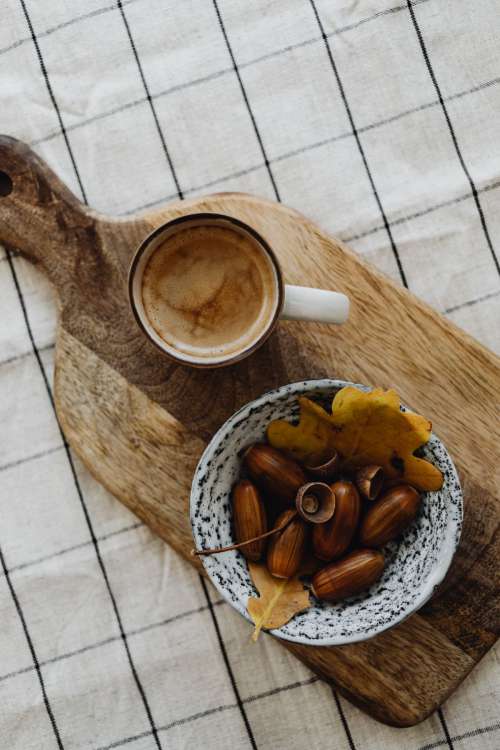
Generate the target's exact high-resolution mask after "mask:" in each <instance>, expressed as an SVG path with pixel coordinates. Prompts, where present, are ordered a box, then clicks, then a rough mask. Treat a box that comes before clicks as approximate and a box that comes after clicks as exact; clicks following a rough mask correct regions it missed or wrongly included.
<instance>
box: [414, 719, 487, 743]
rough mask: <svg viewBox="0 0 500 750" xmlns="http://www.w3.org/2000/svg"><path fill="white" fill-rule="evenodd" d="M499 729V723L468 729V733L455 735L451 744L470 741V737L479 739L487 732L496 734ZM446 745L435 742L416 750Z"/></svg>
mask: <svg viewBox="0 0 500 750" xmlns="http://www.w3.org/2000/svg"><path fill="white" fill-rule="evenodd" d="M498 729H500V721H498V722H496V723H495V724H490V725H489V726H486V727H478V728H477V729H470V730H469V731H468V732H464V733H463V734H455V735H453V737H451V738H450V739H451V740H452V742H460V741H461V740H466V739H470V738H471V737H480V736H481V735H482V734H489V732H496V731H497V730H498ZM446 744H447V740H437V741H436V742H429V743H428V744H427V745H421V746H420V747H419V748H418V750H435V748H437V747H443V745H446Z"/></svg>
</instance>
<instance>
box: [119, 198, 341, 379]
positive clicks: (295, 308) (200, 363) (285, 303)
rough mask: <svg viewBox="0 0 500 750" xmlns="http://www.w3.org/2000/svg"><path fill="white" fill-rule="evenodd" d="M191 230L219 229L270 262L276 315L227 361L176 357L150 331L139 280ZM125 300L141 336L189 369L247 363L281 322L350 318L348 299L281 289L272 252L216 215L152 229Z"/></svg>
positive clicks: (185, 218) (188, 218)
mask: <svg viewBox="0 0 500 750" xmlns="http://www.w3.org/2000/svg"><path fill="white" fill-rule="evenodd" d="M195 226H222V227H226V228H229V229H231V230H232V231H235V232H237V233H239V234H240V235H243V236H245V237H246V238H247V239H250V240H252V241H253V244H254V246H255V244H257V245H258V247H259V248H260V250H261V251H262V252H263V253H265V254H266V257H267V258H268V259H269V260H270V261H271V263H272V266H273V268H274V273H275V277H276V309H275V313H274V316H273V318H272V320H270V321H269V324H268V325H267V327H266V328H265V329H263V330H262V331H260V333H259V336H258V338H257V339H256V340H254V341H251V342H250V343H249V344H248V345H247V346H246V347H245V348H244V349H242V350H241V351H238V352H237V353H233V354H232V355H231V356H229V357H227V356H226V357H223V358H220V357H219V358H217V357H212V358H210V359H207V358H203V359H201V358H196V357H195V356H192V355H189V354H186V353H184V352H180V351H179V350H178V349H176V348H174V347H173V346H171V345H170V344H168V343H167V342H166V341H165V340H164V339H163V338H162V337H161V336H160V335H159V334H158V333H157V331H156V330H155V329H154V328H153V326H152V325H151V323H150V321H149V319H148V316H147V313H146V310H145V308H144V302H143V298H142V278H143V274H144V270H145V268H146V266H147V264H148V261H149V259H150V258H151V256H152V254H153V253H154V252H155V250H156V249H157V248H158V247H159V246H160V245H161V244H162V243H163V242H164V241H165V240H166V239H167V238H168V237H170V236H171V235H172V234H175V233H176V232H178V231H180V230H183V229H186V228H188V227H195ZM128 288H129V298H130V304H131V306H132V311H133V313H134V315H135V318H136V320H137V323H138V324H139V326H140V327H141V329H142V330H143V332H144V333H145V334H146V336H147V337H148V338H149V339H150V340H151V341H152V342H153V343H154V344H155V345H156V346H157V347H158V348H159V349H161V351H162V352H164V353H165V354H167V355H168V356H169V357H171V358H173V359H175V360H176V361H177V362H179V363H182V364H185V365H190V366H191V367H221V366H224V365H229V364H232V363H234V362H237V361H239V360H241V359H244V358H245V357H248V356H249V355H250V354H251V353H252V352H254V351H255V350H256V349H257V348H258V347H259V346H260V345H261V344H263V343H264V341H265V340H266V339H267V338H268V337H269V336H270V335H271V333H272V331H273V330H274V328H275V327H276V325H277V324H278V321H279V319H280V318H283V319H285V320H309V321H316V322H318V323H336V324H341V323H345V321H346V320H347V318H348V315H349V298H348V297H346V295H345V294H341V293H339V292H333V291H329V290H326V289H314V288H310V287H304V286H292V285H290V284H284V282H283V275H282V271H281V268H280V265H279V263H278V260H277V258H276V256H275V254H274V252H273V251H272V250H271V248H270V247H269V245H268V243H267V242H266V241H265V240H264V239H263V238H262V237H261V236H260V235H259V234H258V233H257V232H256V231H255V230H254V229H252V227H250V226H248V225H247V224H244V223H243V222H242V221H239V219H235V218H233V217H232V216H225V215H223V214H216V213H198V214H188V215H186V216H181V217H179V218H178V219H174V220H173V221H169V222H167V223H166V224H163V225H162V226H160V227H158V228H157V229H155V230H154V231H153V232H152V233H151V234H150V235H149V236H148V237H146V239H145V240H144V241H143V242H142V243H141V245H140V246H139V248H138V249H137V251H136V253H135V255H134V258H133V260H132V263H131V266H130V271H129V279H128Z"/></svg>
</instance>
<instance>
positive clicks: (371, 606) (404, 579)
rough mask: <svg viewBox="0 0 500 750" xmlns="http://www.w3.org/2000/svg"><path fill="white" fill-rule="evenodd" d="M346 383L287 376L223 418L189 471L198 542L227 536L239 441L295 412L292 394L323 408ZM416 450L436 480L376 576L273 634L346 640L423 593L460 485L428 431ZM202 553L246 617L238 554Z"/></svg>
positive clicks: (454, 516) (449, 537)
mask: <svg viewBox="0 0 500 750" xmlns="http://www.w3.org/2000/svg"><path fill="white" fill-rule="evenodd" d="M346 385H355V384H353V383H346V382H343V381H339V380H309V381H304V382H300V383H292V384H290V385H286V386H283V387H282V388H278V389H277V390H275V391H271V392H269V393H266V394H264V395H263V396H261V397H260V398H258V399H255V401H252V402H251V403H249V404H247V405H246V406H244V407H243V408H241V409H240V410H239V411H238V412H236V414H234V415H233V416H232V417H231V418H230V419H228V420H227V422H225V424H224V425H223V426H222V427H221V428H220V430H219V431H218V432H217V433H216V434H215V435H214V437H213V438H212V440H211V441H210V443H209V445H208V446H207V448H206V450H205V452H204V454H203V456H202V457H201V460H200V462H199V464H198V467H197V469H196V472H195V476H194V479H193V485H192V490H191V525H192V528H193V535H194V540H195V545H196V547H197V548H198V549H202V548H205V549H206V548H208V547H219V546H222V545H228V544H231V543H232V542H233V538H232V528H231V503H230V493H231V487H232V485H233V484H234V483H235V481H237V479H238V476H239V473H240V463H241V459H240V458H239V455H240V454H241V451H242V448H244V447H246V446H248V445H250V444H251V443H254V442H256V441H258V440H262V439H263V437H264V434H265V429H266V427H267V425H268V424H269V422H270V421H271V420H273V419H287V420H290V421H291V420H297V419H298V414H299V408H298V402H297V396H299V395H300V394H302V393H306V394H307V395H308V396H309V397H310V398H313V399H314V400H316V401H318V402H319V403H321V404H322V405H324V406H325V407H326V408H328V407H330V405H331V400H332V398H333V396H334V394H335V392H336V391H337V390H339V389H340V388H343V387H344V386H346ZM356 387H357V388H360V389H361V390H369V389H368V388H366V387H365V386H361V385H356ZM423 455H424V457H425V458H427V459H428V460H429V461H431V462H432V463H433V464H434V465H435V466H438V467H439V469H440V470H441V471H442V473H443V475H444V484H443V487H442V488H441V490H439V491H438V492H427V493H425V494H424V496H423V502H422V504H421V507H420V511H419V514H418V516H417V518H416V519H415V521H414V523H413V524H412V525H411V527H410V528H409V529H407V531H406V532H405V534H404V536H403V537H402V539H401V540H400V541H398V542H397V543H396V542H390V543H389V544H387V545H386V546H385V548H384V554H385V556H386V567H385V570H384V574H383V576H382V578H381V579H380V580H379V581H378V583H376V584H374V585H373V586H372V587H371V588H370V589H369V590H368V591H366V592H365V593H363V594H361V595H359V596H355V597H352V598H350V599H347V600H346V601H344V602H341V603H339V604H328V603H327V602H320V601H317V600H314V605H313V606H312V607H311V608H310V609H308V610H307V611H305V612H303V613H301V614H298V615H296V616H295V617H294V618H293V619H292V620H291V621H290V622H288V623H287V624H286V625H284V626H283V627H281V628H279V629H276V630H273V631H271V632H272V633H273V635H276V636H278V637H279V638H284V639H286V640H288V641H295V642H297V643H305V644H309V645H316V646H329V645H338V644H342V643H354V642H355V641H362V640H365V639H366V638H371V637H372V636H374V635H376V634H377V633H381V632H382V631H383V630H387V628H390V627H392V626H393V625H396V623H398V622H401V621H402V620H404V619H405V618H406V617H408V616H409V615H410V614H411V613H412V612H415V610H417V609H418V608H419V607H421V606H422V605H423V604H424V603H425V602H426V601H427V600H428V599H429V597H430V596H431V595H432V592H433V591H434V589H435V587H436V586H437V585H438V584H439V583H440V582H441V581H442V580H443V578H444V576H445V574H446V571H447V570H448V567H449V565H450V563H451V560H452V557H453V555H454V552H455V550H456V548H457V545H458V541H459V538H460V531H461V524H462V492H461V489H460V483H459V480H458V476H457V472H456V469H455V467H454V465H453V462H452V460H451V458H450V456H449V455H448V452H447V451H446V448H445V447H444V445H443V444H442V443H441V441H440V440H439V439H438V438H437V437H436V436H435V435H432V437H431V439H430V441H429V443H428V444H427V445H426V446H425V448H424V450H423ZM202 560H203V564H204V566H205V569H206V570H207V572H208V574H209V575H210V578H211V579H212V581H213V583H214V584H215V586H216V587H217V589H218V590H219V591H220V593H221V594H222V596H223V597H225V599H227V601H228V602H230V604H232V605H233V607H235V609H237V610H238V612H240V613H241V614H242V615H243V616H244V617H246V618H247V619H250V617H249V615H248V612H247V609H246V607H247V601H248V597H249V596H254V595H255V593H256V592H255V589H254V586H253V584H252V581H251V579H250V575H249V573H248V568H247V564H246V561H245V558H244V557H243V556H242V555H241V554H240V553H239V552H236V551H233V552H225V553H223V554H220V555H213V556H212V557H204V558H202ZM311 598H313V597H312V595H311Z"/></svg>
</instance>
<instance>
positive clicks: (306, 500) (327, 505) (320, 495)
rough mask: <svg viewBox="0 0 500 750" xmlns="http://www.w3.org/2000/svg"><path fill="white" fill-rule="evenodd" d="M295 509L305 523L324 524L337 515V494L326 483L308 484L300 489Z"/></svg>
mask: <svg viewBox="0 0 500 750" xmlns="http://www.w3.org/2000/svg"><path fill="white" fill-rule="evenodd" d="M295 507H296V508H297V510H298V512H299V514H300V515H301V516H302V518H303V519H304V521H307V522H308V523H314V524H324V523H326V522H327V521H329V520H330V518H331V517H332V516H333V514H334V513H335V493H334V492H333V490H332V488H331V487H330V486H329V485H328V484H325V483H324V482H308V483H307V484H303V485H302V487H300V488H299V491H298V492H297V496H296V498H295Z"/></svg>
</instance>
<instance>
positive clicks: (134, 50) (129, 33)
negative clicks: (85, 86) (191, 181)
mask: <svg viewBox="0 0 500 750" xmlns="http://www.w3.org/2000/svg"><path fill="white" fill-rule="evenodd" d="M117 6H118V9H119V11H120V15H121V17H122V19H123V23H124V25H125V30H126V32H127V36H128V40H129V42H130V47H131V48H132V54H133V56H134V60H135V62H136V65H137V70H138V71H139V76H140V78H141V81H142V85H143V88H144V91H145V92H146V99H147V101H148V104H149V107H150V109H151V114H152V115H153V120H154V123H155V127H156V131H157V133H158V136H159V138H160V142H161V147H162V149H163V153H164V154H165V159H166V160H167V164H168V167H169V169H170V173H171V175H172V179H173V181H174V184H175V189H176V190H177V195H178V197H179V198H180V199H182V197H183V196H182V190H181V186H180V184H179V180H178V179H177V173H176V171H175V168H174V165H173V162H172V157H171V155H170V152H169V150H168V148H167V143H166V141H165V136H164V135H163V130H162V127H161V125H160V120H159V118H158V113H157V112H156V108H155V105H154V102H153V99H152V98H151V93H150V91H149V86H148V83H147V81H146V76H145V75H144V70H143V67H142V63H141V61H140V59H139V54H138V52H137V47H136V46H135V42H134V37H133V36H132V31H131V29H130V24H129V22H128V20H127V16H126V15H125V11H124V10H123V2H122V0H117Z"/></svg>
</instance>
